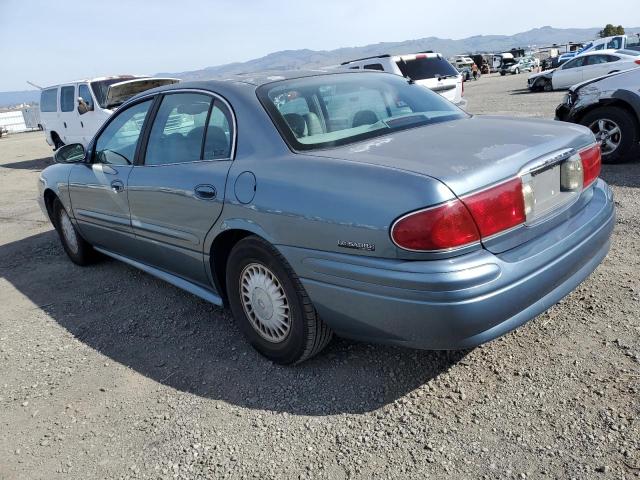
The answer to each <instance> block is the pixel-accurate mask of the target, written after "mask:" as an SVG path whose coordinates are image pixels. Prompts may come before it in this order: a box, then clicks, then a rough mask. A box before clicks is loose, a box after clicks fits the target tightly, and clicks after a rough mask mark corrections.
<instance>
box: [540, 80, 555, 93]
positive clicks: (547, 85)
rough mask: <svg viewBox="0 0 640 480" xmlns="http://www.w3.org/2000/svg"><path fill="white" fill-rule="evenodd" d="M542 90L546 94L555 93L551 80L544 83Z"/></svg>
mask: <svg viewBox="0 0 640 480" xmlns="http://www.w3.org/2000/svg"><path fill="white" fill-rule="evenodd" d="M542 89H543V90H544V91H545V92H553V84H552V83H551V80H547V81H546V82H544V85H543V86H542Z"/></svg>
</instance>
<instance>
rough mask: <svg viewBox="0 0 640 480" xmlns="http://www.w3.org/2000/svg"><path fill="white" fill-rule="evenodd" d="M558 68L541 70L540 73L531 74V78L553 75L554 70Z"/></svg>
mask: <svg viewBox="0 0 640 480" xmlns="http://www.w3.org/2000/svg"><path fill="white" fill-rule="evenodd" d="M555 71H556V69H555V68H554V69H551V70H545V71H543V72H539V73H534V74H533V75H529V80H533V79H534V78H539V77H544V76H547V75H548V76H551V74H552V73H553V72H555Z"/></svg>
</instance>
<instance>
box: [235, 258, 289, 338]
mask: <svg viewBox="0 0 640 480" xmlns="http://www.w3.org/2000/svg"><path fill="white" fill-rule="evenodd" d="M240 301H241V302H242V308H243V309H244V313H245V315H246V316H247V318H248V319H249V321H250V322H251V326H252V327H253V329H254V330H255V331H256V332H257V333H258V335H260V336H261V337H262V338H264V339H265V340H267V341H269V342H271V343H280V342H282V341H283V340H284V339H285V338H287V335H288V334H289V332H290V330H291V320H290V317H289V301H288V300H287V295H286V293H285V291H284V288H282V284H281V283H280V280H278V277H276V275H275V274H274V273H273V272H272V271H271V270H269V269H268V268H267V267H265V266H264V265H262V264H260V263H250V264H249V265H247V266H246V267H244V269H243V270H242V273H240Z"/></svg>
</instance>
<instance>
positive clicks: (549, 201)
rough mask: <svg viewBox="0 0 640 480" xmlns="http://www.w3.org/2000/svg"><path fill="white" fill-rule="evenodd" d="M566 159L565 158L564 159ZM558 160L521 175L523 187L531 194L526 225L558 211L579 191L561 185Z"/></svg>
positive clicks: (575, 196) (576, 195)
mask: <svg viewBox="0 0 640 480" xmlns="http://www.w3.org/2000/svg"><path fill="white" fill-rule="evenodd" d="M565 161H566V160H565ZM562 163H564V162H558V163H555V164H552V165H548V166H545V167H544V168H539V169H536V170H534V171H532V172H530V173H528V174H526V175H524V176H522V183H523V188H525V189H526V188H529V189H530V190H529V191H530V194H531V196H532V200H533V201H532V202H531V207H532V208H531V211H530V212H528V213H527V221H526V224H527V225H533V224H536V223H538V222H539V221H541V220H542V219H544V218H546V217H547V216H549V215H552V214H553V213H554V212H558V211H559V210H561V209H562V208H563V207H565V206H566V205H569V204H571V203H572V202H573V201H575V200H576V199H577V197H578V196H579V194H580V192H579V191H577V190H573V191H567V190H565V189H563V188H562V185H561V167H562Z"/></svg>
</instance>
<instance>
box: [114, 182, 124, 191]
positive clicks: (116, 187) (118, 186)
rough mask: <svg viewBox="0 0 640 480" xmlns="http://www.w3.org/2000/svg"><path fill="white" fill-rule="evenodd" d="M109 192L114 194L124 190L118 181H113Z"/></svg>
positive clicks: (122, 184)
mask: <svg viewBox="0 0 640 480" xmlns="http://www.w3.org/2000/svg"><path fill="white" fill-rule="evenodd" d="M111 190H113V191H114V192H116V193H119V192H122V191H123V190H124V183H122V182H121V181H120V180H114V181H112V182H111Z"/></svg>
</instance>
